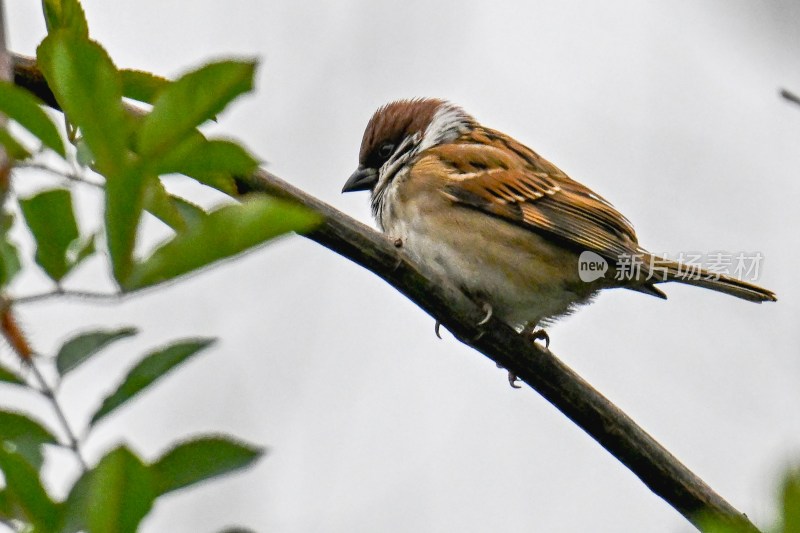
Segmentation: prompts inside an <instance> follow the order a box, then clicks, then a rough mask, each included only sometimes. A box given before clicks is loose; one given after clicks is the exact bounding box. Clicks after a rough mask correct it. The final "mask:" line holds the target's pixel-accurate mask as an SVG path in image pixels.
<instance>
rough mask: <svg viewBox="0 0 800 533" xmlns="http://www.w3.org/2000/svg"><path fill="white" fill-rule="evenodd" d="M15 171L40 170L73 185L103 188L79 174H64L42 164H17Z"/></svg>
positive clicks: (101, 185)
mask: <svg viewBox="0 0 800 533" xmlns="http://www.w3.org/2000/svg"><path fill="white" fill-rule="evenodd" d="M14 168H15V169H20V168H21V169H30V170H41V171H42V172H47V173H49V174H53V175H55V176H58V177H60V178H64V179H67V180H69V181H74V182H75V183H81V184H83V185H89V186H91V187H92V188H95V189H103V188H105V186H104V185H103V184H102V183H99V182H96V181H92V180H90V179H88V178H85V177H83V176H81V175H79V174H76V173H72V172H64V171H63V170H58V169H57V168H53V167H51V166H49V165H45V164H43V163H32V162H31V163H28V162H25V163H17V164H16V165H14Z"/></svg>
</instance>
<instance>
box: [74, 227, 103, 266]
mask: <svg viewBox="0 0 800 533" xmlns="http://www.w3.org/2000/svg"><path fill="white" fill-rule="evenodd" d="M96 238H97V235H96V234H92V235H89V236H87V237H86V238H85V239H76V240H74V241H72V244H70V245H69V249H68V250H67V261H69V264H70V268H75V267H76V266H78V265H79V264H81V262H82V261H83V260H84V259H87V258H88V257H89V256H91V255H92V254H93V253H95V252H96V251H97V248H96V247H95V239H96Z"/></svg>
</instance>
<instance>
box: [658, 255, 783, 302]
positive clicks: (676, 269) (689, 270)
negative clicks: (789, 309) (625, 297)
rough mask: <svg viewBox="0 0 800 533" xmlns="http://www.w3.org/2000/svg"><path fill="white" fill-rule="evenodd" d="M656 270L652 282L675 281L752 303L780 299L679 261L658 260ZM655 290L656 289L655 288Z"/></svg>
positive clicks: (751, 286) (758, 289)
mask: <svg viewBox="0 0 800 533" xmlns="http://www.w3.org/2000/svg"><path fill="white" fill-rule="evenodd" d="M650 264H655V265H657V266H656V268H654V269H653V271H652V272H651V273H650V275H651V277H650V280H649V281H650V282H652V283H664V282H668V281H675V282H677V283H685V284H686V285H694V286H696V287H703V288H706V289H711V290H713V291H717V292H722V293H725V294H730V295H731V296H736V297H737V298H741V299H743V300H748V301H750V302H756V303H761V302H776V301H778V297H777V296H776V295H775V293H774V292H772V291H770V290H767V289H764V288H763V287H759V286H758V285H755V284H753V283H748V282H746V281H742V280H739V279H736V278H733V277H731V276H726V275H724V274H716V273H713V272H709V271H708V270H705V269H701V268H696V267H695V266H694V265H692V267H687V266H685V265H683V264H681V263H679V262H677V261H666V260H664V259H656V260H655V262H654V263H650ZM653 288H655V287H653Z"/></svg>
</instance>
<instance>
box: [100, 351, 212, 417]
mask: <svg viewBox="0 0 800 533" xmlns="http://www.w3.org/2000/svg"><path fill="white" fill-rule="evenodd" d="M213 342H214V339H190V340H186V341H182V342H177V343H175V344H172V345H170V346H167V347H166V348H163V349H161V350H158V351H156V352H153V353H151V354H149V355H147V357H145V358H144V359H143V360H142V361H141V362H140V363H139V364H137V365H136V366H135V367H133V368H132V369H131V371H130V372H128V375H127V376H125V379H124V380H123V381H122V384H121V385H120V386H119V387H118V388H117V390H116V391H115V392H114V393H113V394H111V395H110V396H108V397H107V398H106V399H105V400H103V404H102V405H101V406H100V409H98V410H97V412H96V413H95V414H94V415H92V420H91V425H94V424H96V423H97V422H98V421H100V420H102V419H103V417H105V416H106V415H108V414H109V413H111V412H112V411H114V410H115V409H117V408H118V407H120V406H121V405H123V404H125V403H126V402H127V401H128V400H130V399H131V398H133V397H135V396H136V395H137V394H139V393H140V392H142V391H143V390H144V389H146V388H147V387H149V386H150V385H152V384H153V383H155V382H156V381H158V380H159V379H161V377H163V376H164V375H166V374H167V373H168V372H169V371H170V370H173V369H174V368H175V367H177V366H178V365H180V364H181V363H184V362H185V361H187V360H188V359H189V358H190V357H192V356H194V355H196V354H197V353H198V352H200V350H202V349H204V348H206V347H208V346H209V345H210V344H211V343H213Z"/></svg>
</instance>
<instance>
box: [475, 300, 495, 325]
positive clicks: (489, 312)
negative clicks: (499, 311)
mask: <svg viewBox="0 0 800 533" xmlns="http://www.w3.org/2000/svg"><path fill="white" fill-rule="evenodd" d="M481 308H482V309H483V311H484V312H485V313H486V316H484V317H483V318H482V319H481V321H480V322H478V325H479V326H483V325H486V324H487V323H488V322H489V320H491V319H492V313H494V310H493V309H492V305H491V304H490V303H488V302H484V303H483V305H482V306H481Z"/></svg>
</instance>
